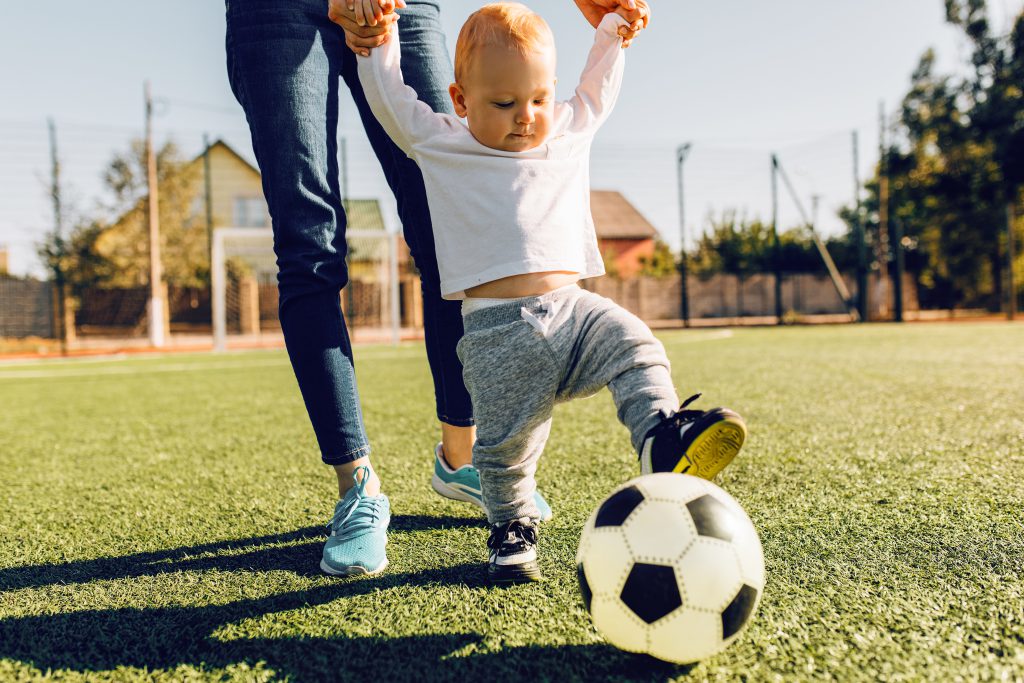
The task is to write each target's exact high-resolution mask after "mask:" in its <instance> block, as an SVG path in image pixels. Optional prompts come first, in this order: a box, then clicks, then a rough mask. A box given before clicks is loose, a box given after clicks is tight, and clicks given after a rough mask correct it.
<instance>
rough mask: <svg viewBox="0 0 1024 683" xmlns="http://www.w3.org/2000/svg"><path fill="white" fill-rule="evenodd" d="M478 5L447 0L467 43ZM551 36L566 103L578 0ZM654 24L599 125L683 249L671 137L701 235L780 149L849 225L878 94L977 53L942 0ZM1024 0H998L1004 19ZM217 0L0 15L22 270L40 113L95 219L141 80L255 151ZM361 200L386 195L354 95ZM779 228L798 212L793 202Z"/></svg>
mask: <svg viewBox="0 0 1024 683" xmlns="http://www.w3.org/2000/svg"><path fill="white" fill-rule="evenodd" d="M480 4H481V2H479V0H444V2H443V3H442V5H443V17H444V23H445V27H446V30H447V33H448V36H449V44H450V45H452V46H453V44H454V39H455V36H456V35H457V32H458V28H459V26H460V25H461V23H462V21H463V20H464V19H465V17H466V16H467V15H468V14H469V13H470V12H471V11H473V10H474V9H475V8H476V7H478V6H479V5H480ZM526 4H528V5H530V6H531V7H533V8H534V9H536V10H537V11H538V12H541V13H542V14H543V15H544V17H545V18H546V19H547V20H548V22H549V23H550V24H551V26H552V28H553V29H554V32H555V35H556V38H557V40H558V47H559V89H560V90H559V95H560V96H562V97H566V96H567V95H568V94H569V93H570V92H571V88H572V86H573V85H574V84H575V82H576V78H577V75H578V73H579V70H580V68H581V67H582V65H583V62H584V60H585V58H586V53H587V50H588V48H589V45H590V42H591V40H592V35H593V33H592V29H591V28H590V26H589V25H588V24H587V23H586V22H585V21H584V20H583V19H582V17H581V16H580V15H579V13H578V12H577V10H576V9H575V6H574V5H573V3H572V2H571V0H544V1H540V0H528V1H527V2H526ZM652 6H653V10H654V22H653V23H652V26H651V28H650V29H649V30H648V31H646V32H645V33H644V34H643V35H642V36H641V38H640V39H639V40H638V41H637V42H636V43H635V45H634V47H632V48H631V49H630V51H629V52H628V60H627V63H628V65H627V72H626V81H625V85H624V88H623V93H622V97H621V99H620V101H619V104H618V107H617V108H616V111H615V112H614V114H613V115H612V118H611V119H610V121H609V122H608V124H607V125H606V126H605V128H604V129H603V130H602V131H601V132H600V133H599V136H598V139H597V143H596V145H595V149H594V157H593V173H592V175H593V184H594V187H595V188H598V189H617V190H620V191H622V192H623V193H624V194H625V195H626V196H627V197H628V198H629V199H630V200H631V201H633V202H634V203H635V204H636V205H637V206H638V207H639V208H640V210H641V211H642V212H643V213H644V214H645V215H646V216H647V217H648V218H649V219H650V220H651V222H652V223H654V225H655V226H656V227H657V228H658V229H659V231H661V233H662V235H663V236H664V238H665V240H666V241H667V242H668V243H669V244H671V245H672V246H674V247H675V246H677V245H678V244H679V217H678V208H677V195H676V173H675V168H676V167H675V161H674V158H675V148H676V146H677V145H678V144H679V143H681V142H685V141H689V142H692V143H693V152H692V153H691V156H690V159H689V160H688V161H687V164H686V204H687V224H688V229H689V231H690V233H691V235H692V234H693V233H694V232H695V231H697V230H699V229H700V227H701V225H702V224H703V223H704V221H705V219H706V217H707V215H708V213H709V212H711V211H714V212H721V211H722V210H723V209H726V208H737V209H740V210H744V211H746V212H747V214H748V215H751V216H754V215H757V216H761V217H764V218H767V217H768V216H769V210H770V203H769V201H770V193H769V189H770V186H769V182H770V177H769V172H768V169H769V154H770V152H772V151H776V152H778V153H779V155H780V158H781V160H782V163H783V165H784V166H785V167H786V169H787V171H788V173H789V175H790V177H791V178H792V180H793V182H794V185H795V186H796V187H797V190H798V192H799V193H800V194H801V198H802V201H804V203H805V205H806V206H807V207H808V210H809V207H810V204H811V199H810V197H811V196H812V195H819V196H820V207H821V208H820V214H819V225H820V226H821V227H822V229H823V231H825V232H827V233H832V232H836V231H838V230H840V229H841V225H840V224H839V222H838V220H837V219H836V218H835V212H836V209H837V208H838V207H839V206H840V205H842V204H844V203H848V202H850V201H851V199H852V195H853V169H852V150H851V144H852V143H851V139H850V132H851V131H852V130H854V129H856V130H857V131H859V135H860V158H861V163H860V167H861V168H860V175H861V178H864V177H866V176H867V175H868V173H869V171H870V168H871V166H872V165H873V164H874V162H875V160H876V159H877V152H876V149H877V139H878V106H879V102H880V101H882V100H884V101H885V102H886V104H887V106H888V107H889V109H890V110H894V109H895V107H896V105H897V104H898V102H899V100H900V98H901V97H902V95H903V94H904V93H905V91H906V89H907V86H908V83H909V76H910V73H911V71H912V70H913V68H914V67H915V65H916V64H917V61H918V59H919V58H920V56H921V54H922V53H923V51H924V50H925V49H927V48H928V47H933V48H935V49H936V50H937V52H938V54H939V65H940V68H942V69H943V70H947V71H948V70H953V69H955V68H957V65H958V64H961V63H963V61H964V60H965V58H966V56H967V54H968V47H967V45H966V43H965V41H964V40H963V39H962V38H961V37H960V36H959V35H958V34H957V33H956V32H955V31H954V30H952V29H951V28H949V27H947V26H946V25H945V24H944V22H943V2H942V0H898V1H894V0H830V1H829V2H826V3H823V2H811V1H810V0H786V2H774V3H767V2H760V1H756V0H722V1H720V2H714V3H697V2H682V1H681V0H652ZM1022 7H1024V0H990V10H991V14H992V21H993V23H994V25H995V26H996V28H997V29H999V30H1005V29H1007V28H1008V27H1009V20H1010V18H1011V17H1012V16H1013V15H1014V14H1015V13H1016V12H1019V11H1020V10H1021V8H1022ZM223 13H224V12H223V4H222V3H221V2H218V1H217V0H178V1H177V2H173V3H168V2H164V3H157V2H152V1H149V0H104V1H103V2H101V3H80V2H68V1H67V0H57V2H51V3H34V2H33V3H27V2H25V3H13V2H10V3H5V7H4V21H3V22H2V23H0V93H3V95H2V97H0V244H6V245H7V246H8V247H9V249H10V251H11V261H12V263H11V269H12V271H13V272H15V273H39V272H40V267H39V264H38V261H37V259H36V257H35V255H34V251H35V248H34V243H35V242H37V241H38V240H39V239H40V238H41V236H42V235H43V233H44V232H45V231H46V230H47V229H49V227H50V226H51V224H52V216H51V212H50V204H49V200H48V198H47V195H46V182H47V178H48V175H49V149H48V143H47V130H46V120H47V118H48V117H52V118H53V119H54V120H55V122H56V125H57V131H58V141H59V146H60V156H61V162H62V167H63V173H64V178H63V180H64V184H65V195H66V197H67V200H68V201H69V202H70V203H72V204H73V205H74V206H76V207H77V208H78V210H80V211H89V210H91V209H92V207H93V206H94V205H95V203H96V202H97V201H98V200H99V199H100V198H101V194H102V184H101V173H102V170H103V167H104V165H105V164H106V162H107V161H108V160H109V159H110V157H111V155H112V154H113V153H114V152H115V151H118V150H122V149H124V148H126V147H127V144H128V141H129V140H130V139H131V138H132V137H137V136H139V135H141V132H142V123H143V100H142V92H143V85H142V84H143V81H145V80H146V79H149V80H150V81H151V82H152V87H153V91H154V96H155V97H156V98H157V100H158V107H157V113H158V116H157V118H156V122H155V129H156V135H157V137H158V140H163V139H165V138H167V137H171V138H173V139H174V140H175V141H176V142H177V143H178V144H179V145H180V146H181V147H182V148H183V149H184V150H185V151H186V152H187V153H189V154H194V153H198V151H199V150H200V149H201V145H202V136H203V133H208V134H209V135H210V136H211V138H214V139H215V138H223V139H225V140H226V141H228V142H229V143H230V144H232V145H233V146H235V147H236V149H238V150H239V151H240V152H242V153H243V154H244V155H247V156H251V147H250V145H249V141H248V134H247V130H246V127H245V121H244V118H243V116H242V113H241V110H240V109H239V107H238V106H237V104H236V103H235V101H234V99H233V97H232V95H231V91H230V89H229V88H228V84H227V78H226V76H225V71H224V46H223V36H224V16H223ZM342 116H343V121H342V126H341V134H342V135H344V136H345V137H346V139H347V140H348V146H349V156H350V166H349V169H350V191H351V194H352V196H354V197H376V196H382V197H383V196H386V195H387V193H388V190H387V187H386V186H385V184H384V181H383V178H382V176H381V175H380V172H379V170H378V169H377V167H376V162H375V160H374V159H373V158H372V156H371V154H370V152H369V148H368V146H367V144H366V142H365V139H364V137H363V135H362V131H361V129H360V127H359V125H358V121H357V119H356V117H355V116H354V110H353V107H352V105H351V103H350V102H349V101H347V99H345V96H343V108H342ZM780 220H781V222H782V224H783V226H785V225H787V224H788V225H792V224H795V223H797V222H798V220H799V218H798V214H797V212H796V208H795V207H794V205H793V204H792V202H790V201H789V200H788V198H784V199H783V202H782V207H781V213H780Z"/></svg>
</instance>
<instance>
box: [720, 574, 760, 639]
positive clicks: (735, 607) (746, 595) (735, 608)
mask: <svg viewBox="0 0 1024 683" xmlns="http://www.w3.org/2000/svg"><path fill="white" fill-rule="evenodd" d="M756 602H757V589H756V588H753V587H751V586H748V585H746V584H743V586H742V587H741V588H740V590H739V592H738V593H737V594H736V597H734V598H733V599H732V602H730V603H729V606H728V607H726V608H725V610H724V611H723V612H722V638H723V639H724V638H729V637H730V636H733V635H735V634H736V633H737V632H738V631H739V630H740V629H741V628H743V625H744V624H745V623H747V619H749V618H750V614H751V612H753V611H754V604H755V603H756Z"/></svg>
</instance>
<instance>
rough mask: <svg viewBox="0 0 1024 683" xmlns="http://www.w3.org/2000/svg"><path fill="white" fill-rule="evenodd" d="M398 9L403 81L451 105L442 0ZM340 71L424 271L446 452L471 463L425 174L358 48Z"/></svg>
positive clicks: (467, 412)
mask: <svg viewBox="0 0 1024 683" xmlns="http://www.w3.org/2000/svg"><path fill="white" fill-rule="evenodd" d="M400 14H401V17H402V18H401V21H399V23H398V28H399V40H400V42H401V48H402V75H403V77H404V79H405V82H406V83H407V84H408V85H409V86H410V87H412V88H413V89H414V90H415V91H416V93H417V95H419V98H420V99H421V100H422V101H423V102H425V103H427V104H428V105H429V106H430V107H431V108H432V109H433V110H434V111H437V112H444V113H452V104H451V99H450V97H449V96H448V85H449V84H450V83H451V81H452V80H453V79H454V76H453V75H452V66H451V59H450V58H449V56H448V51H447V48H446V47H445V38H444V33H443V31H442V30H441V22H440V9H439V6H438V3H437V2H424V1H419V2H418V1H416V0H410V1H409V3H408V7H407V8H406V9H404V10H402V11H401V12H400ZM342 73H343V76H344V78H345V81H346V83H347V84H348V86H349V88H350V89H351V91H352V96H353V99H354V100H355V103H356V107H357V108H358V110H359V114H360V116H361V118H362V121H363V126H364V128H365V129H366V133H367V135H368V137H369V139H370V143H371V144H372V146H373V149H374V152H375V153H376V155H377V158H378V159H379V160H380V163H381V167H382V168H383V169H384V176H385V178H386V179H387V182H388V184H389V185H390V187H391V189H392V191H393V192H394V194H395V198H396V200H397V204H398V213H399V217H400V218H401V220H402V228H403V232H404V236H405V240H406V242H407V243H408V244H409V249H410V251H411V252H412V255H413V258H414V259H415V261H416V267H417V268H418V269H419V272H420V283H421V286H422V291H423V326H424V335H425V337H426V348H427V360H428V362H429V364H430V369H431V373H432V374H433V378H434V395H435V399H436V407H437V417H438V419H439V420H440V422H441V425H442V429H443V445H444V453H445V456H446V459H447V460H448V461H449V464H451V465H452V466H453V467H460V466H461V465H464V464H468V463H469V461H470V459H471V457H472V447H473V441H474V428H473V425H474V420H473V409H472V403H471V401H470V398H469V393H468V392H467V391H466V387H465V385H464V383H463V378H462V364H461V363H460V362H459V359H458V356H457V355H456V353H455V347H456V344H458V341H459V339H460V338H461V337H462V332H463V329H462V314H461V306H460V304H459V302H457V301H446V300H444V299H442V298H441V288H440V275H439V273H438V269H437V257H436V255H435V251H434V234H433V229H432V227H431V223H430V211H429V208H428V206H427V197H426V192H425V190H424V188H423V176H422V175H421V174H420V170H419V167H417V166H416V164H415V162H413V161H412V160H411V159H409V158H408V157H407V156H406V155H405V153H404V152H402V151H401V150H400V149H399V148H398V147H397V146H395V144H394V143H393V142H392V141H391V139H390V138H389V137H388V136H387V133H385V132H384V129H383V128H381V126H380V124H379V123H378V122H377V119H376V118H375V117H374V116H373V113H372V112H371V111H370V108H369V106H368V105H367V103H366V99H365V97H364V96H363V91H362V87H361V86H360V84H359V78H358V75H357V73H356V62H355V56H354V55H352V54H348V55H346V56H345V57H344V61H343V67H342Z"/></svg>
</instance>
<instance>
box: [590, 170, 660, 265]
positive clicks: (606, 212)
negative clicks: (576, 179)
mask: <svg viewBox="0 0 1024 683" xmlns="http://www.w3.org/2000/svg"><path fill="white" fill-rule="evenodd" d="M590 210H591V213H593V215H594V226H595V228H596V229H597V245H598V248H599V249H600V250H601V254H603V255H604V257H605V262H606V263H610V264H613V266H614V271H613V272H614V273H615V274H616V275H618V277H620V278H630V277H633V276H634V275H637V274H638V273H639V272H640V268H641V263H640V258H641V257H647V258H650V257H651V256H652V255H654V242H655V240H656V239H657V237H658V231H657V230H656V229H655V228H654V226H653V225H651V224H650V223H649V222H648V221H647V219H646V218H644V217H643V216H642V215H641V214H640V212H639V211H637V208H636V207H635V206H633V205H632V204H630V203H629V201H628V200H627V199H626V198H625V197H623V196H622V194H621V193H619V192H614V191H608V190H591V191H590Z"/></svg>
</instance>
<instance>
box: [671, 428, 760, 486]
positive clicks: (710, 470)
mask: <svg viewBox="0 0 1024 683" xmlns="http://www.w3.org/2000/svg"><path fill="white" fill-rule="evenodd" d="M746 439H747V427H746V425H745V424H743V422H742V420H741V419H740V418H738V417H737V418H736V419H732V418H730V417H727V418H725V419H723V420H722V421H721V422H716V423H715V424H713V425H711V426H710V427H708V428H707V429H706V430H705V431H704V433H703V434H701V435H700V436H698V437H697V438H696V439H694V441H693V443H692V444H690V447H689V448H688V449H687V451H686V455H685V456H683V458H682V459H680V461H679V464H678V465H676V467H675V469H674V470H673V471H674V472H680V473H682V474H692V475H693V476H695V477H700V478H701V479H712V478H713V477H714V476H715V475H716V474H718V473H719V472H721V471H722V470H723V469H725V466H726V465H728V464H729V463H730V462H732V460H733V458H735V457H736V454H737V453H739V452H740V448H742V447H743V442H744V441H746Z"/></svg>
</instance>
